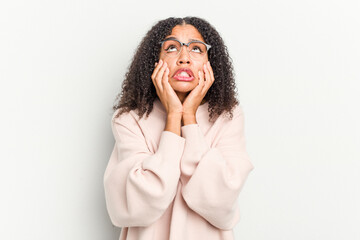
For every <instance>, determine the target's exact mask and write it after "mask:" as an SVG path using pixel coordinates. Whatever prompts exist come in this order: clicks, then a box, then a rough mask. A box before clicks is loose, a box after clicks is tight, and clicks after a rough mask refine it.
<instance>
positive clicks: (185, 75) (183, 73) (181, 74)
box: [179, 72, 190, 77]
mask: <svg viewBox="0 0 360 240" xmlns="http://www.w3.org/2000/svg"><path fill="white" fill-rule="evenodd" d="M179 76H182V77H190V76H189V74H188V73H187V72H181V73H180V74H179Z"/></svg>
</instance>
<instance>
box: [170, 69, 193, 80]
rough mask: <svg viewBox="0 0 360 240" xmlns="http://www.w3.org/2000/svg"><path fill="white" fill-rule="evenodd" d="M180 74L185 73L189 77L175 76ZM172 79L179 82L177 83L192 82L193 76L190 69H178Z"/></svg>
mask: <svg viewBox="0 0 360 240" xmlns="http://www.w3.org/2000/svg"><path fill="white" fill-rule="evenodd" d="M181 72H186V73H187V74H189V76H190V77H185V76H177V75H178V74H180V73H181ZM173 78H174V79H176V80H179V81H192V80H194V74H193V72H192V71H191V69H189V68H180V69H179V70H177V71H176V72H175V74H174V75H173Z"/></svg>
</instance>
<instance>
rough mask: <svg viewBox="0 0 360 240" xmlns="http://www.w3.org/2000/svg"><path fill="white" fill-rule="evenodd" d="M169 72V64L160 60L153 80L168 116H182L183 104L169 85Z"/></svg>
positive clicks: (152, 76) (152, 77)
mask: <svg viewBox="0 0 360 240" xmlns="http://www.w3.org/2000/svg"><path fill="white" fill-rule="evenodd" d="M169 72H170V71H169V68H168V67H167V63H166V62H164V61H163V60H161V59H160V61H159V63H158V64H156V65H155V69H154V71H153V74H152V75H151V79H152V81H153V83H154V86H155V89H156V93H157V95H158V97H159V98H160V101H161V103H162V104H163V106H164V107H165V109H166V112H167V114H168V115H169V114H182V110H183V109H182V108H183V107H182V103H181V101H180V99H179V97H178V96H177V95H176V93H175V91H174V89H173V88H172V87H171V85H170V83H169Z"/></svg>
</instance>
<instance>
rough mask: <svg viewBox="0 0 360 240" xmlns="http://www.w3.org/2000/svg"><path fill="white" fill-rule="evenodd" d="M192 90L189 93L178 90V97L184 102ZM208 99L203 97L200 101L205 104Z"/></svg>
mask: <svg viewBox="0 0 360 240" xmlns="http://www.w3.org/2000/svg"><path fill="white" fill-rule="evenodd" d="M189 93H190V92H187V93H183V92H176V95H177V96H178V98H179V99H180V102H181V103H184V101H185V99H186V96H187V95H188V94H189ZM205 102H206V101H205V99H203V100H202V101H201V103H200V105H202V104H204V103H205Z"/></svg>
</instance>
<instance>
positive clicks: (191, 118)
mask: <svg viewBox="0 0 360 240" xmlns="http://www.w3.org/2000/svg"><path fill="white" fill-rule="evenodd" d="M181 122H182V123H183V125H184V126H185V125H189V124H197V122H196V116H195V114H191V113H184V114H183V115H182V119H181Z"/></svg>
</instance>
